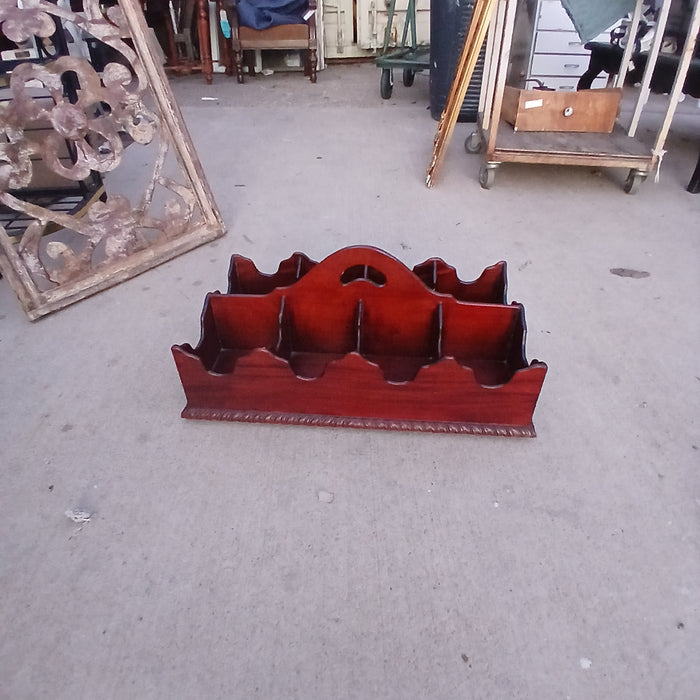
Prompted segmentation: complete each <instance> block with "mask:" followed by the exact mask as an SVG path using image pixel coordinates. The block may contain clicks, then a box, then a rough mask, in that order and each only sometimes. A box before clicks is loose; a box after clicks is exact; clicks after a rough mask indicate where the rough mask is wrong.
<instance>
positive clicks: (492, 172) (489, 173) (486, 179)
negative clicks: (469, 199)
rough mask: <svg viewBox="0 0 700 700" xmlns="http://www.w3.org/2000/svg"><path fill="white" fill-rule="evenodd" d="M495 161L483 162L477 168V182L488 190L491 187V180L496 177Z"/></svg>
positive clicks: (496, 165)
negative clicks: (478, 168)
mask: <svg viewBox="0 0 700 700" xmlns="http://www.w3.org/2000/svg"><path fill="white" fill-rule="evenodd" d="M497 167H498V164H496V163H493V164H492V163H484V164H483V165H482V166H481V168H480V170H479V184H480V185H481V186H482V187H483V188H484V189H485V190H490V189H491V187H493V181H494V180H495V179H496V168H497Z"/></svg>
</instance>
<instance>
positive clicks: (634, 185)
mask: <svg viewBox="0 0 700 700" xmlns="http://www.w3.org/2000/svg"><path fill="white" fill-rule="evenodd" d="M646 179H647V174H646V173H644V172H642V171H641V170H634V169H632V170H630V172H629V175H628V176H627V180H625V192H627V194H637V192H638V190H639V186H640V185H641V184H642V183H643V182H644V180H646Z"/></svg>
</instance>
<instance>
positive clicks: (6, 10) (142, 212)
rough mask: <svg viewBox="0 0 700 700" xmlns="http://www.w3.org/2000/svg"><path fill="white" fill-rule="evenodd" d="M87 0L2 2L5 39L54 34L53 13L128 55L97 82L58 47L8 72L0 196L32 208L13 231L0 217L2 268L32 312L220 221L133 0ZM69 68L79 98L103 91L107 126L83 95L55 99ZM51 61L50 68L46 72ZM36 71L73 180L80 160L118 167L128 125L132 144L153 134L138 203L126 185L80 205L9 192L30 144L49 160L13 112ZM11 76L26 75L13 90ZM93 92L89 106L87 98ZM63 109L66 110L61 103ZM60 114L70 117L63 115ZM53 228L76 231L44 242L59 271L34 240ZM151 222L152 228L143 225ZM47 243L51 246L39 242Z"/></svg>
mask: <svg viewBox="0 0 700 700" xmlns="http://www.w3.org/2000/svg"><path fill="white" fill-rule="evenodd" d="M83 7H84V11H83V12H82V13H80V14H77V13H74V12H72V11H71V10H70V9H68V8H65V7H62V6H56V5H54V4H52V3H50V2H47V0H24V2H23V4H22V8H18V7H17V4H16V3H14V7H10V6H8V4H7V3H5V2H3V4H2V7H0V22H2V31H3V33H5V34H6V36H8V38H10V39H12V38H13V37H12V36H10V34H12V35H13V36H20V37H24V38H30V37H32V35H33V36H37V37H47V36H49V35H50V34H51V31H53V30H52V29H51V28H50V27H49V26H48V25H47V18H49V19H50V18H51V17H52V16H53V17H57V18H59V19H61V20H64V21H70V22H73V23H74V24H75V26H77V27H79V28H80V29H82V30H84V31H86V32H88V33H89V34H90V35H92V36H93V37H94V38H96V39H98V40H99V41H101V42H102V43H103V44H106V45H107V46H108V47H111V48H112V49H115V50H116V51H118V52H119V53H120V54H121V55H122V56H123V57H125V58H126V59H127V61H126V62H128V64H129V65H128V66H126V62H125V63H123V64H120V63H109V64H108V65H107V66H106V67H104V70H103V72H102V75H101V76H99V79H98V82H97V83H95V82H94V80H95V78H94V76H97V73H96V72H95V70H94V69H93V67H92V65H91V64H90V63H89V62H88V61H87V60H85V59H82V58H76V57H72V56H71V57H60V58H59V59H56V60H54V61H51V62H50V63H49V64H45V65H44V66H42V67H41V68H36V65H37V64H33V65H30V64H28V63H27V64H20V65H19V66H17V67H16V68H15V69H14V70H13V71H12V72H11V74H10V87H11V98H10V100H9V101H8V102H9V108H8V109H4V110H2V111H1V112H0V130H1V131H2V136H3V139H2V141H1V142H0V204H2V205H3V206H4V207H8V208H10V209H14V210H16V211H21V212H22V213H23V215H25V216H28V217H29V218H31V219H33V220H32V221H31V223H30V224H29V225H28V226H27V228H26V230H25V231H24V233H22V234H21V235H19V236H16V237H15V239H14V240H13V238H11V237H10V236H9V235H8V233H7V231H6V230H5V228H4V227H2V226H0V271H1V272H2V274H3V275H4V277H6V279H7V280H8V282H9V284H10V285H11V286H12V288H13V290H14V292H15V294H16V295H17V297H18V298H19V301H20V303H21V305H22V307H23V309H24V311H25V312H26V314H27V316H28V317H29V318H30V319H31V320H35V319H37V318H39V317H41V316H44V315H46V314H48V313H51V312H53V311H56V310H58V309H61V308H63V307H65V306H68V305H69V304H72V303H74V302H77V301H79V300H81V299H84V298H86V297H88V296H90V295H92V294H95V293H97V292H100V291H102V290H104V289H107V288H109V287H112V286H114V285H116V284H119V283H120V282H123V281H125V280H127V279H130V278H132V277H134V276H136V275H138V274H140V273H142V272H144V271H146V270H148V269H150V268H152V267H155V266H157V265H159V264H161V263H163V262H165V261H167V260H170V259H172V258H174V257H176V256H178V255H180V254H182V253H185V252H186V251H188V250H191V249H193V248H195V247H197V246H199V245H201V244H203V243H206V242H209V241H211V240H214V239H215V238H218V237H220V236H222V235H223V234H224V232H225V228H224V225H223V222H222V220H221V216H220V214H219V212H218V209H217V208H216V205H215V203H214V200H213V197H212V194H211V191H210V189H209V186H208V184H207V182H206V179H205V177H204V173H203V171H202V166H201V164H200V162H199V159H198V157H197V154H196V152H195V150H194V147H193V144H192V140H191V138H190V136H189V134H188V132H187V129H186V127H185V124H184V120H183V117H182V114H181V112H180V110H179V108H178V105H177V103H176V102H175V98H174V96H173V93H172V91H171V89H170V86H169V84H168V81H167V78H166V76H165V72H164V70H163V67H162V65H161V64H160V63H159V62H158V59H157V58H156V53H155V52H154V51H153V50H152V49H151V45H150V40H151V39H150V33H149V30H148V27H147V26H146V22H145V19H144V16H143V13H142V10H141V7H140V5H139V2H138V0H119V4H118V5H117V6H116V7H115V8H111V10H109V11H108V12H107V14H106V15H105V14H103V13H102V11H101V10H100V7H99V2H98V0H84V3H83ZM13 40H14V39H13ZM125 40H126V41H125ZM132 46H133V48H132ZM27 66H29V67H27ZM69 70H71V71H75V72H76V74H77V75H78V78H79V80H81V79H82V80H81V82H80V88H81V90H80V91H79V94H80V92H81V91H82V92H83V93H85V94H86V95H88V97H86V101H87V102H90V99H92V101H93V102H92V103H91V104H92V107H94V105H95V104H98V103H104V101H105V100H108V101H109V103H108V104H109V105H110V110H109V111H108V113H107V116H106V118H104V119H103V121H104V123H105V124H106V125H107V126H100V125H99V124H98V121H99V120H98V119H96V118H93V116H94V115H92V116H91V114H90V113H87V112H86V114H85V120H86V122H83V121H82V118H81V116H80V107H81V105H80V99H78V101H77V104H70V102H68V101H67V100H65V99H63V101H61V100H62V98H61V92H60V90H61V87H62V86H61V78H62V75H63V74H64V72H65V71H69ZM18 71H19V73H18ZM52 71H53V76H54V78H52V77H51V72H52ZM35 74H36V75H39V76H40V80H41V81H43V85H44V86H46V88H47V89H51V86H50V85H49V84H50V83H51V84H52V85H53V94H54V95H58V96H59V97H58V98H56V101H55V107H53V108H52V109H51V110H49V111H48V112H47V111H44V112H42V115H41V116H42V118H43V119H47V118H48V119H49V120H50V122H51V124H52V125H53V128H54V131H55V132H58V134H59V135H60V138H66V139H68V138H69V137H70V135H72V136H73V137H74V145H77V148H78V154H79V156H81V157H82V162H81V163H77V164H76V166H75V167H74V168H72V169H71V170H74V171H76V172H75V173H73V172H71V175H70V176H69V177H72V178H73V179H76V180H78V179H80V178H79V177H77V175H79V174H80V173H81V172H82V173H83V176H84V174H85V172H86V169H87V171H95V170H96V171H97V172H110V171H113V170H115V169H116V168H117V166H118V165H119V164H120V162H121V158H120V156H121V153H122V148H123V146H122V143H123V142H124V136H125V135H128V137H129V140H128V142H129V145H130V147H133V148H136V147H138V145H139V144H141V145H147V144H149V143H151V142H153V141H154V140H156V139H157V144H158V150H157V155H156V156H155V158H154V161H155V162H154V163H153V166H152V167H153V170H152V177H151V180H150V184H149V185H148V187H147V188H146V193H145V194H144V195H143V197H142V200H141V204H140V206H138V207H136V208H134V207H133V205H130V203H129V202H128V201H127V200H126V198H125V197H120V196H119V197H116V198H115V199H114V200H110V198H109V193H107V200H106V203H105V202H92V203H89V205H87V206H86V207H85V209H84V210H83V212H82V215H81V216H79V217H78V216H73V215H72V214H66V213H63V212H55V211H51V210H49V209H46V208H44V207H42V206H37V205H35V204H32V203H30V202H26V201H24V200H23V199H22V198H21V196H16V194H13V193H12V192H20V193H21V192H22V191H23V190H22V187H25V186H26V184H27V183H28V182H29V179H27V175H26V172H24V171H26V170H27V169H29V171H30V173H29V178H30V179H31V169H32V164H31V158H30V156H33V157H34V158H36V157H37V156H38V157H40V158H43V159H44V160H45V161H46V160H48V161H51V154H50V153H48V148H47V146H46V143H42V144H39V145H37V144H30V143H29V142H28V140H27V139H26V138H24V132H23V127H24V126H25V125H24V124H19V125H18V124H17V120H18V115H21V114H22V109H24V108H22V107H21V105H19V103H20V102H21V100H22V99H24V97H25V95H24V93H23V92H22V88H23V87H24V86H25V85H26V80H24V82H22V80H23V79H24V78H26V77H27V76H28V77H29V78H31V77H32V76H33V75H35ZM22 76H24V78H22ZM47 76H48V77H47ZM52 80H53V81H54V82H53V83H52ZM134 84H135V87H134ZM18 85H21V86H22V87H21V88H20V89H19V90H16V89H15V88H16V86H18ZM90 90H92V93H91V92H90ZM149 93H150V94H149ZM90 95H92V97H90ZM142 98H146V101H148V100H150V101H151V102H154V103H155V106H156V108H157V112H158V113H156V112H155V111H152V110H150V109H149V107H148V106H147V105H146V102H145V101H143V100H142ZM27 104H29V103H27ZM91 104H88V105H87V106H86V107H85V109H86V110H87V109H91V108H92V107H91ZM18 105H19V106H18ZM57 108H58V109H57ZM27 109H28V110H29V111H27V112H26V114H28V115H30V119H31V118H33V119H34V120H36V108H34V110H35V113H34V115H33V117H32V116H31V110H32V109H33V108H32V107H31V105H30V106H29V107H27ZM61 110H62V111H63V113H64V114H63V116H61V115H60V114H59V112H60V111H61ZM66 114H68V116H69V117H70V119H66V116H65V115H66ZM102 116H103V117H104V115H102ZM62 119H63V122H62ZM76 119H77V120H78V121H79V122H80V124H82V125H83V126H85V123H87V127H86V128H83V129H80V128H77V127H76V128H74V127H75V120H76ZM71 120H73V121H72V122H71ZM69 122H71V123H69ZM95 124H98V125H97V126H95ZM79 126H80V125H79ZM93 126H94V128H92V127H93ZM71 128H72V129H73V131H72V132H71ZM86 129H88V130H90V129H92V130H91V131H89V134H90V135H91V136H93V137H94V136H95V131H96V133H97V135H98V136H97V138H98V140H99V141H100V142H101V144H102V147H103V148H106V149H107V150H106V153H107V155H106V156H105V155H104V153H105V151H99V150H98V149H97V148H96V147H95V144H93V143H91V142H90V140H89V139H88V137H87V136H86V135H85V133H86ZM69 132H70V133H69ZM67 133H69V136H66V134H67ZM46 141H47V142H48V139H47V140H46ZM105 144H106V145H105ZM170 153H172V155H173V156H174V158H175V160H176V163H177V165H178V166H179V171H180V172H179V174H178V175H179V179H177V180H176V179H173V178H172V177H170V176H169V175H168V173H166V172H165V169H164V165H165V163H166V159H167V158H168V155H169V154H170ZM18 154H19V155H18ZM49 165H51V163H49ZM81 169H82V170H81ZM52 170H54V171H55V172H61V173H62V174H65V172H68V171H66V170H65V169H63V170H61V166H60V165H58V166H56V168H55V169H54V168H52ZM11 191H12V192H11ZM154 191H157V192H158V195H159V196H160V197H161V199H162V197H163V196H165V197H169V199H167V201H166V202H165V203H164V204H163V206H162V211H161V212H160V216H157V215H155V216H154V214H153V213H152V211H151V210H150V209H149V207H153V208H155V205H154ZM57 229H61V230H64V231H66V230H67V231H69V232H71V233H74V234H76V236H74V237H75V238H76V240H79V241H80V242H81V247H80V249H77V248H76V249H72V248H71V247H70V245H66V244H64V243H57V244H54V247H53V248H52V249H49V250H50V254H51V253H54V255H53V256H52V257H53V258H54V259H60V264H62V265H63V267H62V268H61V269H59V271H58V273H56V272H55V271H54V273H53V277H52V275H51V274H50V273H49V272H47V267H46V265H45V264H44V262H42V259H41V258H42V256H41V253H40V249H41V246H42V245H43V246H44V248H45V249H46V247H47V245H51V244H47V243H46V241H43V242H42V238H43V236H44V235H45V234H46V232H47V231H55V230H57ZM146 231H150V232H151V234H152V235H150V237H148V236H146V233H145V232H146ZM154 231H155V232H156V233H155V235H153V232H154ZM98 246H101V249H102V251H105V250H106V251H107V252H106V253H104V252H103V253H102V256H103V259H102V260H95V259H94V258H93V254H94V253H95V251H96V249H97V247H98ZM86 251H87V252H86ZM59 254H60V255H59ZM43 255H44V256H45V255H46V252H45V250H44V253H43ZM61 256H63V257H61ZM57 264H58V263H57ZM42 286H43V287H44V288H42Z"/></svg>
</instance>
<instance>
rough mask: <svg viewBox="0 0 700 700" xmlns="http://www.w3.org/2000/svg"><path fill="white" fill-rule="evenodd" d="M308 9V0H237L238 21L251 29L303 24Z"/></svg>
mask: <svg viewBox="0 0 700 700" xmlns="http://www.w3.org/2000/svg"><path fill="white" fill-rule="evenodd" d="M308 9H309V3H308V0H239V1H238V21H239V23H240V24H242V25H243V26H244V27H250V28H251V29H269V28H270V27H275V26H277V25H278V24H304V13H305V12H306V10H308Z"/></svg>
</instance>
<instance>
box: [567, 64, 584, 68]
mask: <svg viewBox="0 0 700 700" xmlns="http://www.w3.org/2000/svg"><path fill="white" fill-rule="evenodd" d="M580 65H581V64H580V63H565V64H564V68H578V67H579V66H580Z"/></svg>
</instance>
